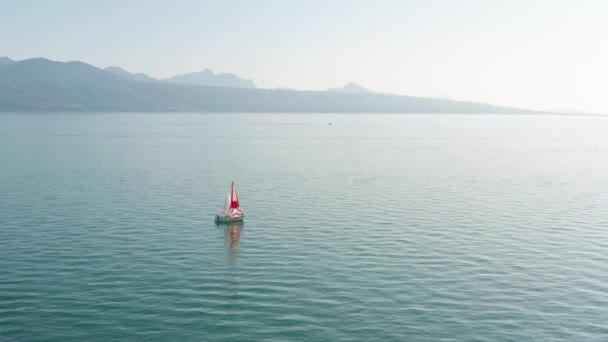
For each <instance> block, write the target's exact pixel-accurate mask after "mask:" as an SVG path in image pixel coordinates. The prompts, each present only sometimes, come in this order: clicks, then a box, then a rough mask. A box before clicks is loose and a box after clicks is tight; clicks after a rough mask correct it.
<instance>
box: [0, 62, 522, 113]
mask: <svg viewBox="0 0 608 342" xmlns="http://www.w3.org/2000/svg"><path fill="white" fill-rule="evenodd" d="M0 111H4V112H7V111H191V112H330V113H529V112H532V111H530V110H525V109H518V108H510V107H501V106H494V105H489V104H484V103H476V102H465V101H453V100H444V99H433V98H424V97H413V96H398V95H390V94H379V93H374V92H371V91H370V90H368V89H365V88H364V87H361V86H359V85H357V84H354V83H349V84H347V85H346V86H344V87H342V88H332V89H328V90H326V91H299V90H291V89H274V90H272V89H260V88H257V87H256V85H255V83H254V81H252V80H246V79H242V78H240V77H238V76H237V75H234V74H228V73H222V74H216V73H214V72H213V71H211V70H203V71H201V72H197V73H191V74H185V75H179V76H174V77H170V78H168V79H163V80H159V79H155V78H153V77H150V76H148V75H145V74H141V73H136V74H134V73H130V72H128V71H126V70H124V69H122V68H119V67H109V68H106V69H100V68H97V67H94V66H92V65H90V64H86V63H83V62H78V61H75V62H55V61H51V60H48V59H44V58H34V59H27V60H22V61H13V60H11V59H10V58H7V57H0Z"/></svg>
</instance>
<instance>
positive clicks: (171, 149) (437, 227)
mask: <svg viewBox="0 0 608 342" xmlns="http://www.w3.org/2000/svg"><path fill="white" fill-rule="evenodd" d="M329 122H331V123H332V125H331V126H330V125H328V123H329ZM231 180H235V181H236V184H237V187H238V190H239V195H240V197H241V204H242V205H243V208H244V210H245V212H246V214H247V218H246V222H245V224H244V225H243V226H242V227H241V226H231V227H227V228H223V227H216V226H215V225H214V223H213V215H214V214H215V213H217V212H218V211H220V210H221V208H222V206H223V201H224V198H225V194H226V192H227V191H228V188H229V186H230V181H231ZM136 340H137V341H144V340H145V341H220V340H226V341H239V340H240V341H254V340H264V341H291V340H293V341H296V340H299V341H337V340H345V341H348V340H352V341H374V340H375V341H549V340H555V341H561V340H563V341H606V340H608V118H602V117H572V116H481V115H476V116H475V115H471V116H468V115H446V116H443V115H436V116H434V115H427V116H423V115H420V116H418V115H322V114H319V115H272V114H267V115H266V114H244V115H237V114H222V115H215V114H44V115H40V114H38V115H36V114H3V115H0V341H136Z"/></svg>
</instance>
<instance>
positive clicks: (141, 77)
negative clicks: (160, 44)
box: [103, 66, 156, 81]
mask: <svg viewBox="0 0 608 342" xmlns="http://www.w3.org/2000/svg"><path fill="white" fill-rule="evenodd" d="M103 70H105V71H107V72H110V73H112V74H114V75H118V76H121V77H124V78H129V79H132V80H137V81H156V79H155V78H153V77H150V76H148V75H146V74H143V73H131V72H128V71H127V70H125V69H123V68H121V67H117V66H110V67H107V68H105V69H103Z"/></svg>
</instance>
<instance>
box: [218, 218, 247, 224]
mask: <svg viewBox="0 0 608 342" xmlns="http://www.w3.org/2000/svg"><path fill="white" fill-rule="evenodd" d="M244 218H245V216H243V217H239V218H236V219H232V218H229V217H219V216H216V217H215V223H232V222H243V219H244Z"/></svg>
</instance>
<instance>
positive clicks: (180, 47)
mask: <svg viewBox="0 0 608 342" xmlns="http://www.w3.org/2000/svg"><path fill="white" fill-rule="evenodd" d="M2 55H6V56H8V57H11V58H13V59H25V58H31V57H47V58H50V59H54V60H82V61H85V62H88V63H91V64H93V65H95V66H98V67H106V66H110V65H118V66H122V67H124V68H126V69H127V70H129V71H133V72H144V73H147V74H150V75H152V76H155V77H167V76H171V75H174V74H179V73H186V72H192V71H198V70H201V69H203V68H211V69H213V70H215V71H222V72H234V73H237V74H239V75H241V76H242V77H245V78H252V79H255V81H256V83H257V84H258V86H261V87H267V88H274V87H289V88H296V89H324V88H329V87H334V86H339V85H342V84H344V83H346V82H349V81H354V82H356V83H359V84H361V85H363V86H366V87H368V88H371V89H373V90H377V91H386V92H393V93H399V94H406V95H417V96H433V97H449V98H452V99H463V100H474V101H483V102H489V103H494V104H502V105H512V106H520V107H527V108H533V109H581V110H585V111H592V112H605V113H608V96H607V95H608V1H599V0H598V1H555V0H546V1H544V0H537V1H498V0H496V1H481V0H479V1H472V0H470V1H467V0H460V1H432V0H431V1H405V0H402V1H398V0H396V1H389V0H386V1H383V0H375V1H372V0H368V1H347V0H344V1H339V0H331V1H330V0H328V1H316V0H302V1H289V0H283V1H278V0H277V1H262V0H260V1H220V0H218V1H194V0H193V1H177V0H176V1H127V0H120V1H119V0H112V1H85V0H81V1H77V0H74V1H60V0H54V1H13V0H0V56H2Z"/></svg>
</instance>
